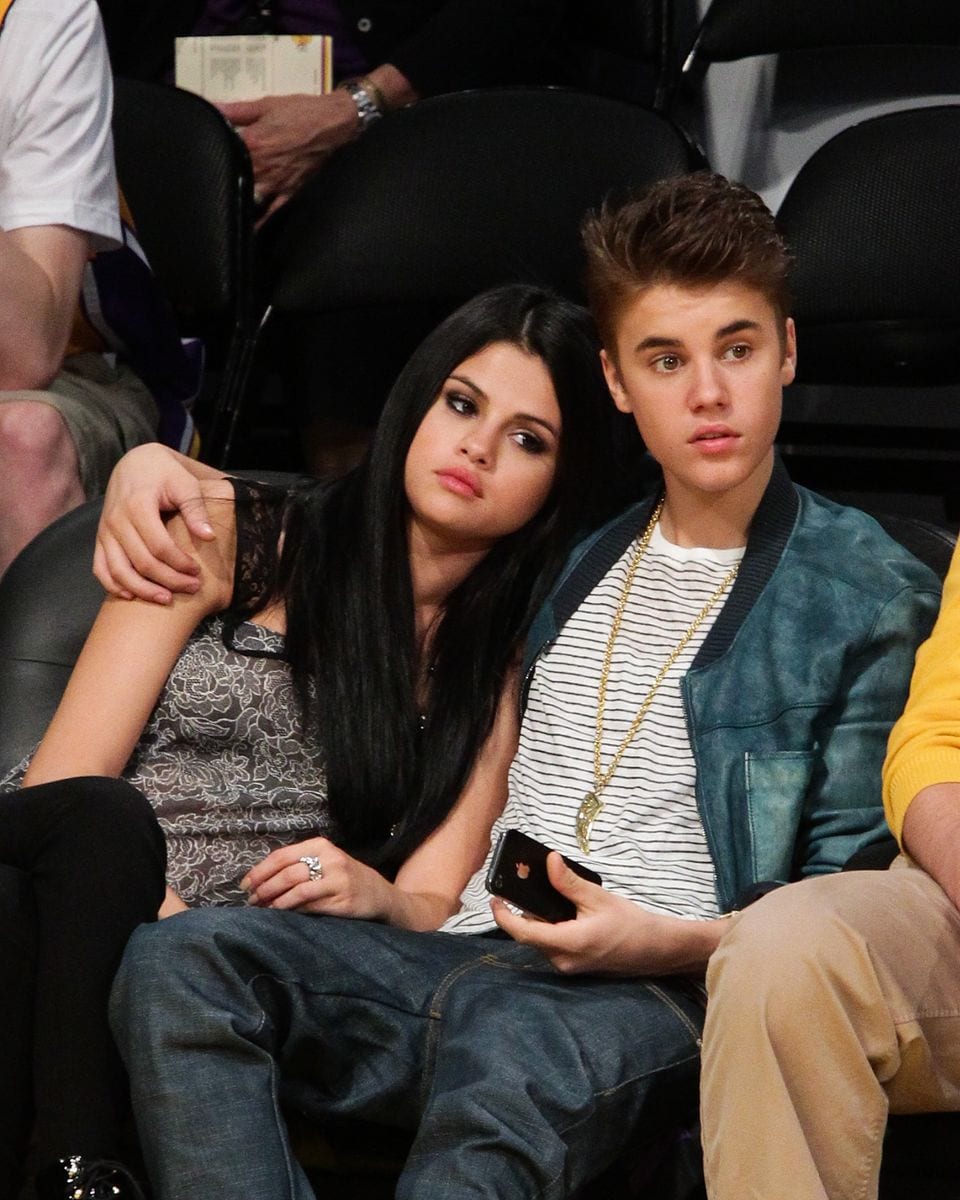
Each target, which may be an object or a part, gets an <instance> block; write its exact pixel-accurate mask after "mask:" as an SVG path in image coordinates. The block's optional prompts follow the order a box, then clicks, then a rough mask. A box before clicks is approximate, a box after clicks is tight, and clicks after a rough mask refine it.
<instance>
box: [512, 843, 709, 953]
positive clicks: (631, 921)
mask: <svg viewBox="0 0 960 1200" xmlns="http://www.w3.org/2000/svg"><path fill="white" fill-rule="evenodd" d="M547 874H548V875H549V877H550V882H551V883H552V884H553V886H554V887H555V888H556V889H557V891H558V892H561V893H562V894H563V895H564V896H566V897H567V898H568V899H570V900H572V901H573V902H574V904H575V905H576V906H577V915H576V918H575V919H574V920H572V921H560V922H559V923H557V924H556V925H551V924H548V923H547V922H546V921H540V920H537V919H536V918H529V917H522V916H517V914H516V913H514V912H511V911H510V909H509V908H507V906H506V904H504V902H503V901H502V900H496V899H495V900H492V901H491V908H492V909H493V915H494V919H495V920H496V922H497V924H498V925H499V926H500V928H501V929H502V930H504V932H506V933H509V934H510V936H511V937H512V938H513V939H514V940H515V941H518V942H523V943H525V944H527V945H530V946H535V947H536V948H537V949H538V950H539V951H540V952H541V953H542V954H543V955H544V957H545V958H548V959H549V960H550V962H552V963H553V965H554V966H555V967H556V969H557V970H558V971H562V972H563V973H564V974H582V973H585V972H590V973H594V974H602V975H669V974H676V973H681V972H685V971H696V970H701V969H702V968H703V967H704V966H705V965H706V962H707V959H708V958H709V957H710V955H711V954H712V953H713V951H714V950H715V949H716V946H717V943H718V942H719V940H720V936H721V934H722V932H723V930H724V928H725V927H726V924H727V923H726V922H725V921H722V920H717V921H685V920H682V919H681V918H680V917H670V916H665V915H663V914H661V913H652V912H649V911H648V910H647V909H645V908H641V907H640V905H639V904H635V903H634V902H633V901H632V900H628V899H627V898H626V897H625V896H617V895H615V894H614V893H613V892H608V891H606V890H605V889H604V888H602V887H601V886H600V885H599V884H596V883H589V882H588V881H587V880H586V879H582V878H581V877H580V876H579V875H577V874H576V873H575V872H573V871H571V870H570V868H569V867H568V866H567V865H566V863H565V862H564V861H563V858H562V857H561V855H559V854H558V853H557V852H556V851H555V850H554V851H552V852H551V853H550V854H549V855H548V857H547Z"/></svg>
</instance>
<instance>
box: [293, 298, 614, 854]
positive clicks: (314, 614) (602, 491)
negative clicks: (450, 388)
mask: <svg viewBox="0 0 960 1200" xmlns="http://www.w3.org/2000/svg"><path fill="white" fill-rule="evenodd" d="M494 342H508V343H511V344H513V345H516V346H518V347H520V348H522V349H523V350H525V351H527V352H529V353H531V354H535V355H537V356H538V357H539V358H541V359H542V361H543V362H544V364H545V366H546V368H547V371H548V372H549V374H550V377H551V379H552V381H553V386H554V389H555V391H556V395H557V400H558V403H559V407H560V412H561V416H562V433H561V439H560V447H559V455H558V462H557V472H556V478H555V481H554V485H553V488H552V491H551V493H550V495H549V497H548V499H547V500H546V502H545V503H544V505H543V507H542V508H541V510H540V511H539V512H538V513H537V514H536V516H534V517H533V518H532V519H531V520H530V521H528V522H527V524H526V525H524V526H523V527H522V528H521V529H518V530H517V531H516V532H514V533H512V534H509V535H508V536H506V537H504V538H502V539H501V540H500V541H499V542H497V543H496V545H494V547H493V548H492V549H491V550H490V551H489V553H488V554H487V555H486V556H485V557H484V558H483V559H482V560H481V561H480V563H479V564H478V565H477V566H476V567H475V568H474V569H473V570H472V571H471V573H470V574H469V575H468V576H467V578H466V579H464V580H463V581H462V582H461V583H460V584H459V586H457V587H456V588H455V589H454V590H453V591H452V592H451V594H450V595H449V596H448V597H447V600H446V603H445V604H444V606H443V612H442V620H441V621H440V623H439V626H438V627H437V630H436V633H435V636H434V639H433V642H432V645H431V647H430V651H429V653H430V662H429V664H422V663H420V662H419V661H418V650H417V640H416V633H415V628H414V607H413V596H412V585H411V577H410V565H409V552H408V544H407V529H408V516H409V509H408V505H407V500H406V494H405V491H404V466H405V462H406V457H407V451H408V450H409V448H410V443H411V442H412V440H413V437H414V434H415V433H416V431H417V429H418V427H419V425H420V422H421V421H422V420H423V417H424V415H425V414H426V412H427V410H428V409H429V408H430V406H431V405H432V404H433V403H434V401H435V400H436V398H437V397H438V395H439V394H440V391H441V388H442V386H443V384H444V383H445V381H446V379H447V378H448V376H449V375H450V374H451V372H452V371H453V370H454V369H455V368H456V367H457V366H458V365H459V364H460V363H462V362H463V361H464V360H465V359H467V358H469V357H470V356H471V355H473V354H476V353H477V352H478V351H480V350H481V349H483V348H484V347H485V346H488V345H490V344H491V343H494ZM611 410H612V405H611V402H610V399H609V395H608V393H607V390H606V387H605V385H604V382H603V377H602V374H601V371H600V367H599V360H598V349H597V343H596V339H595V334H594V332H593V326H592V322H591V321H590V318H589V316H588V315H587V313H586V312H585V310H583V309H582V308H580V307H579V306H577V305H574V304H571V303H570V302H568V301H566V300H563V299H561V298H560V297H558V296H556V295H554V294H553V293H551V292H549V291H546V290H544V289H542V288H539V287H530V286H527V285H521V284H516V285H508V286H506V287H501V288H497V289H495V290H493V291H490V292H487V293H484V294H483V295H481V296H479V297H477V298H476V299H475V300H472V301H470V302H469V303H467V304H465V305H464V306H463V307H462V308H460V309H458V310H457V311H456V312H455V313H454V314H453V315H452V316H450V317H448V318H447V320H445V321H444V322H443V323H442V324H441V325H440V326H439V327H438V328H437V329H436V330H434V332H433V333H432V334H430V335H429V337H427V339H426V340H425V341H424V342H423V344H422V345H421V346H420V348H419V349H418V350H417V351H416V352H415V353H414V355H413V357H412V358H411V359H410V361H409V363H408V364H407V366H406V367H405V368H404V370H403V372H402V373H401V375H400V376H399V378H398V379H397V382H396V384H395V385H394V387H393V389H392V391H391V393H390V396H389V398H388V400H387V403H386V406H385V408H384V410H383V415H382V417H381V419H380V422H379V425H378V427H377V431H376V434H375V436H374V439H373V443H372V446H371V449H370V453H369V455H368V457H367V459H366V461H365V462H364V463H363V464H362V465H361V466H360V467H358V468H357V469H356V470H355V471H354V472H352V473H351V474H350V475H348V476H347V477H346V478H345V479H343V480H341V481H339V482H338V483H336V484H334V485H333V486H332V487H331V486H328V487H326V488H311V489H310V490H307V491H305V492H303V493H301V494H300V495H298V496H297V497H295V499H294V501H293V503H292V505H291V509H290V512H289V514H288V518H287V523H286V530H285V539H284V548H283V553H282V559H281V574H280V590H281V592H282V594H283V596H284V599H285V601H286V609H287V648H288V655H289V657H290V661H291V664H292V668H293V672H294V679H295V681H296V684H297V689H298V693H299V695H300V698H301V703H302V704H303V706H304V712H305V719H306V723H307V732H308V733H309V734H310V735H312V736H315V737H316V738H317V739H318V740H319V742H320V745H321V746H322V748H323V751H324V756H325V762H326V772H327V787H328V797H329V804H330V809H331V814H332V816H333V818H334V821H335V823H336V828H337V830H338V837H339V840H340V841H341V843H342V845H343V846H344V848H346V849H348V850H350V851H351V852H352V853H354V854H356V855H358V856H359V857H362V858H363V859H365V860H366V861H367V862H370V863H372V864H374V865H376V866H378V867H379V868H381V869H383V870H385V871H387V872H392V871H395V870H396V868H397V867H398V866H399V865H400V864H401V863H402V862H403V860H404V859H405V858H406V857H408V855H409V854H410V852H411V851H412V850H414V849H415V848H416V847H417V846H418V845H419V844H420V843H421V842H422V841H423V840H424V838H425V837H426V836H427V835H428V834H429V833H430V832H431V831H432V830H434V829H435V828H436V827H437V826H438V825H439V824H440V822H441V821H442V820H443V819H444V817H445V816H446V814H447V813H448V812H449V810H450V808H451V806H452V805H453V803H454V802H455V801H456V799H457V797H458V795H459V793H460V792H461V790H462V788H463V786H464V785H465V783H466V780H467V777H468V775H469V773H470V769H471V767H472V765H473V762H474V760H475V758H476V756H477V753H478V751H479V749H480V747H481V746H482V744H483V742H484V739H485V738H486V736H487V734H488V733H489V731H490V728H491V725H492V722H493V717H494V714H495V711H496V705H497V700H498V697H499V695H500V693H501V690H502V687H503V685H504V681H505V678H506V676H507V673H508V670H509V668H510V665H511V663H512V662H513V661H514V659H515V657H516V654H517V650H518V647H519V645H520V643H521V640H522V638H523V636H524V634H525V632H526V630H527V627H528V625H529V623H530V620H531V618H532V616H533V614H534V612H535V611H536V609H537V607H538V606H539V605H540V603H541V602H542V600H543V599H544V596H545V595H546V593H547V590H548V588H549V586H550V583H551V582H552V580H553V579H554V578H555V576H556V573H557V571H558V570H559V568H560V566H561V565H562V563H563V560H564V557H565V555H566V553H567V551H568V550H569V548H570V546H571V544H572V543H573V541H574V539H575V537H576V535H577V534H578V533H579V532H581V531H583V530H585V529H587V528H589V526H590V525H591V524H592V523H595V522H596V521H597V520H598V519H600V518H602V517H603V516H606V515H607V510H608V505H607V504H606V496H607V491H606V481H608V480H609V475H610V472H609V469H608V463H609V461H610V460H609V459H606V452H607V439H608V437H609V429H610V420H609V413H610V411H611ZM424 667H428V668H429V685H428V689H427V692H428V694H427V695H426V697H425V698H424V697H423V694H422V689H421V701H422V703H421V702H418V696H417V681H418V679H421V678H423V677H425V672H424Z"/></svg>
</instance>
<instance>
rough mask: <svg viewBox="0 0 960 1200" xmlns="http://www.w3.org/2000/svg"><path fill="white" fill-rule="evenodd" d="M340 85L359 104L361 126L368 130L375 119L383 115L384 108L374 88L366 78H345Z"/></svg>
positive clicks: (358, 113) (358, 114) (358, 111)
mask: <svg viewBox="0 0 960 1200" xmlns="http://www.w3.org/2000/svg"><path fill="white" fill-rule="evenodd" d="M340 87H341V88H342V89H343V90H344V91H345V92H346V93H347V95H348V96H349V97H350V99H351V100H352V101H353V102H354V104H355V105H356V106H357V116H358V117H359V118H360V128H361V129H362V130H364V132H365V131H366V130H368V129H369V128H370V126H371V125H372V124H373V123H374V121H379V120H380V118H381V117H382V116H383V108H382V106H381V104H380V103H378V99H377V97H376V96H375V95H374V89H373V88H372V87H370V86H369V85H368V84H367V82H366V80H364V79H345V80H344V81H343V83H341V84H340Z"/></svg>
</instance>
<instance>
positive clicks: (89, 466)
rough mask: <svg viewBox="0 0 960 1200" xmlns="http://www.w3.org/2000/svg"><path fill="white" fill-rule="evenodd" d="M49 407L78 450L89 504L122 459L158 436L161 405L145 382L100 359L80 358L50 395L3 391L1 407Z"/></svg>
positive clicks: (67, 364) (56, 382)
mask: <svg viewBox="0 0 960 1200" xmlns="http://www.w3.org/2000/svg"><path fill="white" fill-rule="evenodd" d="M12 400H34V401H38V402H40V403H42V404H49V405H50V407H51V408H55V409H56V410H57V412H58V413H59V414H60V415H61V417H63V420H64V422H65V424H66V426H67V429H68V430H69V432H70V436H71V438H72V439H73V444H74V445H75V446H76V448H77V457H78V459H79V463H80V482H81V483H82V484H83V490H84V493H85V495H86V497H87V499H88V500H90V499H92V498H93V497H94V496H99V495H100V494H101V493H102V492H103V491H104V489H105V488H106V486H107V480H108V479H109V478H110V472H111V471H112V470H113V467H114V464H115V463H116V461H117V459H118V458H120V457H121V456H122V455H123V454H125V453H126V452H127V451H128V450H130V449H132V448H133V447H134V446H139V445H140V443H141V442H150V441H153V440H154V438H155V437H156V436H157V406H156V404H155V403H154V401H153V397H152V396H151V395H150V393H149V392H148V391H147V389H146V387H145V386H144V384H143V383H142V382H141V381H140V378H139V377H138V376H137V375H135V374H134V373H133V371H131V370H130V368H129V367H125V366H122V365H117V366H111V364H110V363H109V361H108V360H107V359H105V358H104V357H103V355H101V354H75V355H72V356H71V357H70V358H69V359H68V360H67V361H66V362H65V363H64V365H63V367H62V368H61V370H60V374H59V375H58V376H57V377H56V379H54V380H53V382H52V383H51V384H50V386H49V388H47V389H46V390H45V391H17V392H0V404H5V403H8V402H9V401H12Z"/></svg>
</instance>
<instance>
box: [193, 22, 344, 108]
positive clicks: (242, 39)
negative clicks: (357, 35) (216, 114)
mask: <svg viewBox="0 0 960 1200" xmlns="http://www.w3.org/2000/svg"><path fill="white" fill-rule="evenodd" d="M176 83H177V87H180V88H185V89H186V90H187V91H189V92H197V93H198V94H199V95H201V96H203V97H204V98H205V99H207V100H210V101H212V102H213V103H215V104H216V103H220V102H222V101H228V100H259V99H260V97H261V96H289V95H294V94H297V93H306V94H307V95H311V96H320V95H322V94H323V93H324V92H329V91H330V90H331V88H332V87H333V38H329V37H322V36H320V35H319V34H317V35H313V34H299V33H294V34H271V33H257V34H244V35H242V36H237V37H233V36H230V35H227V36H221V37H182V38H177V57H176Z"/></svg>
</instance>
